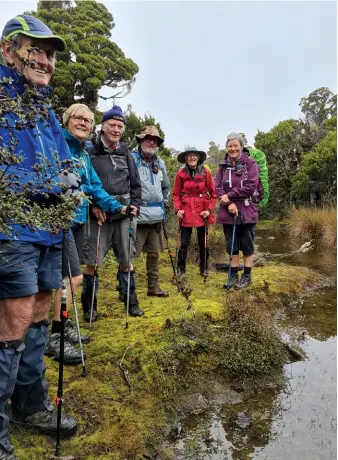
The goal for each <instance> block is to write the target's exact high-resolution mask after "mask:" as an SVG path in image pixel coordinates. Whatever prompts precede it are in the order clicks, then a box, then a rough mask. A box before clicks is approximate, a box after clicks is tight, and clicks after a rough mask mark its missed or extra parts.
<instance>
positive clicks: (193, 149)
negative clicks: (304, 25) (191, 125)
mask: <svg viewBox="0 0 338 460" xmlns="http://www.w3.org/2000/svg"><path fill="white" fill-rule="evenodd" d="M188 153H197V154H198V155H199V160H198V161H199V162H200V163H204V162H205V160H206V159H207V154H206V153H205V152H203V150H197V148H196V147H193V146H192V147H186V149H185V151H184V152H181V153H179V154H178V155H177V161H178V162H179V163H182V164H185V163H186V160H185V156H186V155H187V154H188Z"/></svg>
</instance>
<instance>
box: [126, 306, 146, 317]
mask: <svg viewBox="0 0 338 460" xmlns="http://www.w3.org/2000/svg"><path fill="white" fill-rule="evenodd" d="M129 315H130V316H134V317H136V316H143V315H144V311H142V310H140V308H139V306H138V304H136V305H129Z"/></svg>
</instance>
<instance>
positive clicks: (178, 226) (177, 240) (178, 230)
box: [175, 218, 181, 272]
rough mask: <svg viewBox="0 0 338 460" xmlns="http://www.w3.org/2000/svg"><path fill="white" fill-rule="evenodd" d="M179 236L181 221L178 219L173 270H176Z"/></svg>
mask: <svg viewBox="0 0 338 460" xmlns="http://www.w3.org/2000/svg"><path fill="white" fill-rule="evenodd" d="M180 236H181V219H179V218H178V219H177V236H176V251H175V268H176V269H177V261H178V250H179V248H180ZM176 272H177V270H176Z"/></svg>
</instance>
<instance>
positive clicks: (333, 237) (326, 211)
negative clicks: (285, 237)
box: [290, 207, 337, 246]
mask: <svg viewBox="0 0 338 460" xmlns="http://www.w3.org/2000/svg"><path fill="white" fill-rule="evenodd" d="M290 229H291V234H292V235H293V236H295V237H302V238H310V239H315V240H319V241H320V242H322V243H324V244H326V245H328V246H333V245H336V244H337V208H333V207H330V208H315V209H314V208H299V209H294V210H293V211H292V213H291V216H290Z"/></svg>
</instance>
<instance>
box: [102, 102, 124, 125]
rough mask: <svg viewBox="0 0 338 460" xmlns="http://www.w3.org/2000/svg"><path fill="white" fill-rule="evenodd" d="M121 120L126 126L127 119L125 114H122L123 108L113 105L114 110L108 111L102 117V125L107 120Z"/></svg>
mask: <svg viewBox="0 0 338 460" xmlns="http://www.w3.org/2000/svg"><path fill="white" fill-rule="evenodd" d="M111 119H114V120H120V121H123V123H124V124H126V117H125V116H124V113H123V112H122V109H121V107H119V106H118V105H113V108H112V109H110V110H108V111H107V112H106V113H105V114H104V115H103V117H102V120H101V123H103V122H104V121H106V120H111Z"/></svg>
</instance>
